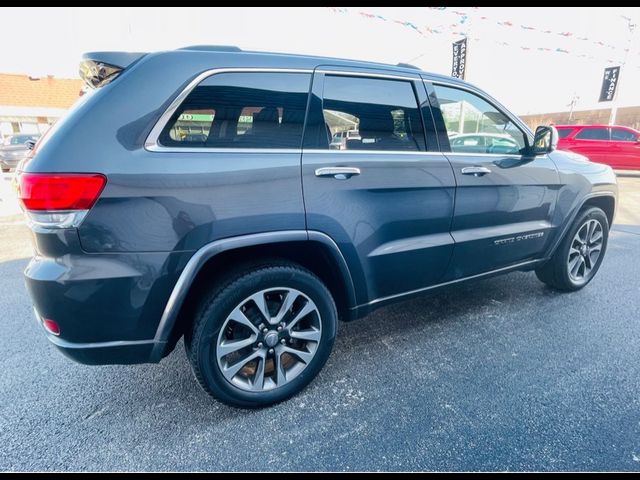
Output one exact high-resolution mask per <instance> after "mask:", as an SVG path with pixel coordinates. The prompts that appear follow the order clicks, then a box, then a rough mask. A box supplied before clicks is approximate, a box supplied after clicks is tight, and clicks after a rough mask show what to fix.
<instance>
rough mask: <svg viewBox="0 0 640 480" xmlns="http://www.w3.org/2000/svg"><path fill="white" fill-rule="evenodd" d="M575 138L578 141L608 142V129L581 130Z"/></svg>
mask: <svg viewBox="0 0 640 480" xmlns="http://www.w3.org/2000/svg"><path fill="white" fill-rule="evenodd" d="M576 138H579V139H580V140H609V129H608V128H583V129H582V130H580V131H579V132H578V134H577V135H576Z"/></svg>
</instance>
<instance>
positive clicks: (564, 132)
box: [557, 128, 573, 138]
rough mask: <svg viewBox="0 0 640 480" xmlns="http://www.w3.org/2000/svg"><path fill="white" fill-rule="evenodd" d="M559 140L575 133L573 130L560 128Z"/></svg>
mask: <svg viewBox="0 0 640 480" xmlns="http://www.w3.org/2000/svg"><path fill="white" fill-rule="evenodd" d="M557 130H558V138H564V137H568V136H569V134H570V133H571V132H573V128H558V129H557Z"/></svg>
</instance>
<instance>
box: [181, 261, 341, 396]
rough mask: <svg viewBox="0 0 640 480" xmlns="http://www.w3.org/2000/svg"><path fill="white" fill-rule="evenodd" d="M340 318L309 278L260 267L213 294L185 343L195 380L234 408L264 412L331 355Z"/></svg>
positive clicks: (283, 268)
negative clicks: (262, 410) (261, 409)
mask: <svg viewBox="0 0 640 480" xmlns="http://www.w3.org/2000/svg"><path fill="white" fill-rule="evenodd" d="M337 318H338V315H337V311H336V306H335V303H334V301H333V298H332V296H331V294H330V293H329V290H328V289H327V287H326V286H325V285H324V284H323V283H322V281H321V280H320V279H319V278H318V277H316V276H315V275H314V274H313V273H311V272H310V271H308V270H306V269H304V268H302V267H301V266H299V265H296V264H293V263H288V262H275V261H274V262H271V263H268V264H262V265H260V266H259V267H253V268H251V269H247V270H244V271H241V272H239V273H236V274H235V275H231V277H229V278H227V279H226V280H224V281H222V282H220V283H219V284H218V285H217V286H215V287H214V288H212V290H211V291H210V292H209V294H208V295H206V296H205V298H204V299H203V301H202V303H201V305H200V308H199V309H198V311H197V313H196V316H195V319H194V322H193V326H192V330H191V332H189V334H188V335H187V336H186V339H185V340H186V342H185V343H186V345H187V354H188V356H189V360H190V362H191V367H192V370H193V372H194V374H195V377H196V379H197V380H198V382H199V383H200V385H201V386H202V388H203V389H204V390H205V391H207V392H208V393H209V394H210V395H212V396H214V397H216V398H217V399H218V400H220V401H222V402H224V403H226V404H228V405H232V406H237V407H244V408H256V407H264V406H267V405H271V404H274V403H278V402H281V401H283V400H286V399H288V398H290V397H291V396H293V395H295V394H296V393H298V392H299V391H301V390H302V389H303V388H304V387H305V386H306V385H307V384H308V383H309V382H311V380H313V378H314V377H315V376H316V375H317V374H318V372H319V371H320V370H321V369H322V367H323V366H324V364H325V363H326V361H327V359H328V358H329V354H330V353H331V350H332V348H333V343H334V339H335V334H336V326H337Z"/></svg>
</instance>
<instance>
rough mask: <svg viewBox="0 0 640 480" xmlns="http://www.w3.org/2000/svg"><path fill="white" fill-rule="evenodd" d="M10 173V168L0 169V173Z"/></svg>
mask: <svg viewBox="0 0 640 480" xmlns="http://www.w3.org/2000/svg"><path fill="white" fill-rule="evenodd" d="M10 171H11V169H10V168H5V167H2V173H9V172H10Z"/></svg>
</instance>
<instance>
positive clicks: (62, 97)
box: [0, 73, 83, 137]
mask: <svg viewBox="0 0 640 480" xmlns="http://www.w3.org/2000/svg"><path fill="white" fill-rule="evenodd" d="M82 86H83V82H82V80H79V79H78V80H76V79H70V78H54V77H53V76H46V77H38V78H34V77H30V76H28V75H18V74H7V73H0V137H5V136H7V135H12V134H14V133H44V132H45V131H46V130H47V129H48V128H49V126H51V124H53V123H54V122H55V121H56V120H57V119H58V118H60V117H61V116H62V115H63V114H64V112H66V111H67V109H68V108H69V107H71V105H73V104H74V103H75V101H76V100H77V99H78V98H79V97H80V96H81V95H82Z"/></svg>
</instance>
